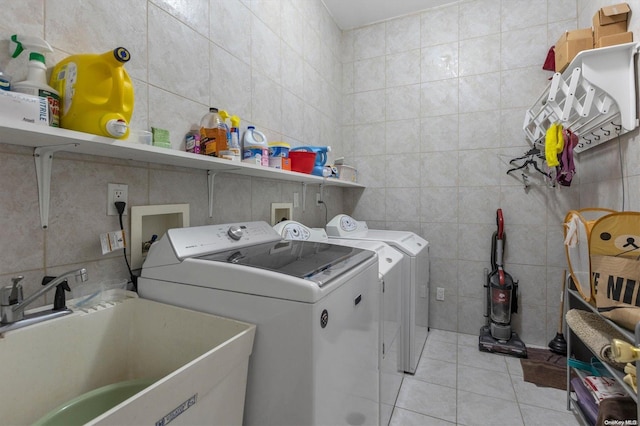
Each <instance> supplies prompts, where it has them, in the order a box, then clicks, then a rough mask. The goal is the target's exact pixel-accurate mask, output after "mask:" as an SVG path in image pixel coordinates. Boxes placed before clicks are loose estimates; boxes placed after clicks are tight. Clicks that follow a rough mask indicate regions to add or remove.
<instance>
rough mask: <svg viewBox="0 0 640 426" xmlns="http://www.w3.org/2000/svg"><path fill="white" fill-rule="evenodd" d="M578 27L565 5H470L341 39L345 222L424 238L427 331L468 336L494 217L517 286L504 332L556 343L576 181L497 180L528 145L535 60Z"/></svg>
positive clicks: (476, 321) (522, 0)
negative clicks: (357, 192)
mask: <svg viewBox="0 0 640 426" xmlns="http://www.w3.org/2000/svg"><path fill="white" fill-rule="evenodd" d="M576 25H577V8H576V1H575V0H560V1H558V0H548V1H547V0H503V1H495V0H474V1H463V2H456V3H454V4H452V5H448V6H444V7H441V8H437V9H432V10H427V11H424V12H422V13H417V14H413V15H409V16H406V17H401V18H398V19H391V20H388V21H386V22H382V23H378V24H375V25H370V26H366V27H363V28H358V29H354V30H351V31H348V32H345V33H344V35H343V58H344V59H343V60H344V65H343V90H344V93H345V95H344V113H343V115H344V121H343V122H344V128H343V132H344V134H343V139H344V141H349V140H351V141H353V143H351V144H347V143H345V154H346V155H347V156H348V158H349V159H350V160H352V161H353V162H354V163H355V164H356V165H357V167H358V169H359V170H360V171H361V175H362V177H363V181H364V183H366V185H367V189H366V190H365V191H364V193H363V194H361V196H360V197H359V198H358V199H357V200H356V201H354V205H353V209H354V216H355V217H357V218H359V219H365V220H367V221H368V222H369V225H370V227H381V228H388V229H401V230H410V231H414V232H417V233H419V234H421V235H422V236H423V237H424V238H426V239H427V240H429V242H430V244H431V256H432V263H431V276H432V279H431V296H430V305H431V317H430V322H431V326H432V327H434V328H437V329H444V330H452V331H459V332H463V333H471V334H476V333H478V330H479V328H480V326H481V325H483V323H484V318H483V313H484V294H485V293H484V289H483V283H484V277H485V273H484V269H485V268H490V267H491V266H490V253H491V238H492V234H493V232H494V231H495V230H496V209H497V208H502V209H503V212H504V217H505V221H506V232H507V243H506V246H507V247H506V257H505V264H506V266H505V267H506V270H507V272H509V273H510V274H511V275H512V276H513V277H514V279H516V280H518V281H519V282H520V311H519V313H518V314H517V315H515V316H514V324H515V328H516V330H517V331H518V332H519V333H520V334H521V337H522V338H523V339H524V340H525V341H526V342H528V343H534V344H542V345H546V343H547V342H548V341H549V339H550V338H551V337H553V336H554V335H555V328H556V327H557V318H558V303H559V297H560V291H559V289H560V285H561V282H562V271H563V268H564V267H565V257H564V251H563V246H562V221H563V219H564V215H565V213H566V211H567V210H568V209H570V208H576V207H578V203H579V190H578V187H579V185H575V186H572V187H571V188H556V189H553V188H548V187H547V186H545V184H544V182H543V180H542V179H538V178H537V177H534V178H533V179H532V185H531V187H530V189H529V191H528V192H525V190H524V185H523V184H522V183H521V182H520V181H519V180H517V179H516V178H514V177H512V176H509V175H507V174H506V171H507V170H508V168H509V167H508V162H509V160H510V159H512V158H514V157H516V156H518V155H522V154H524V153H525V152H526V151H527V150H528V149H529V147H528V145H527V143H526V142H525V139H524V137H523V135H522V130H521V129H522V123H523V120H524V111H525V109H526V108H528V107H529V106H530V105H531V104H532V103H533V102H534V101H535V99H536V98H537V97H538V96H539V95H540V93H541V92H542V90H543V89H544V87H545V86H546V84H547V83H548V81H547V79H548V78H549V77H550V75H551V74H550V73H549V72H547V71H543V70H542V69H541V68H542V63H543V62H544V60H545V58H546V55H547V51H548V49H549V47H550V46H551V45H552V44H554V43H555V41H556V40H557V38H558V37H559V36H560V34H561V33H562V32H563V31H564V30H565V29H573V28H576ZM350 207H351V206H350ZM437 287H443V288H444V289H445V300H444V301H436V300H435V295H436V288H437Z"/></svg>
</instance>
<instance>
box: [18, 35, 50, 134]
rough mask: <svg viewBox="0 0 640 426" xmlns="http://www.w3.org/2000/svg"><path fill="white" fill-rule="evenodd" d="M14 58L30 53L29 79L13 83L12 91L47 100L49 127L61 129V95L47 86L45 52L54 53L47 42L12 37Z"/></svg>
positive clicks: (39, 39)
mask: <svg viewBox="0 0 640 426" xmlns="http://www.w3.org/2000/svg"><path fill="white" fill-rule="evenodd" d="M10 43H11V46H10V48H11V51H12V55H11V56H12V57H13V58H17V57H18V55H20V53H22V52H23V51H25V50H26V51H29V64H28V68H27V79H26V80H23V81H19V82H17V83H13V84H12V85H11V90H13V91H14V92H20V93H26V94H28V95H33V96H40V97H42V98H46V99H47V102H48V104H49V125H50V126H52V127H60V93H59V92H58V91H57V90H56V89H54V88H53V87H51V86H49V85H48V84H47V66H46V65H45V61H44V52H53V49H52V48H51V46H50V45H49V43H47V42H46V41H44V40H42V39H41V38H38V37H29V36H19V35H16V34H14V35H12V36H11V42H10Z"/></svg>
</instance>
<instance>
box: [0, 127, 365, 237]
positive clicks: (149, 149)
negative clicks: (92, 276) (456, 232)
mask: <svg viewBox="0 0 640 426" xmlns="http://www.w3.org/2000/svg"><path fill="white" fill-rule="evenodd" d="M0 143H7V144H12V145H21V146H29V147H34V148H36V150H35V151H34V155H35V158H36V172H37V174H38V176H37V177H38V193H39V200H40V215H41V221H42V227H43V228H46V227H47V221H48V218H47V216H48V210H49V202H48V200H49V187H50V183H51V182H50V181H51V162H52V161H53V153H54V152H58V151H67V152H74V153H78V154H90V155H98V156H103V157H110V158H120V159H123V160H135V161H143V162H148V163H155V164H165V165H171V166H178V167H187V168H191V169H200V170H207V171H208V175H209V179H208V181H209V196H210V199H209V206H210V210H211V206H212V205H213V202H212V199H213V176H215V174H216V173H222V172H225V173H233V174H238V175H243V176H251V177H257V178H263V179H276V180H283V181H289V182H299V183H302V184H303V185H304V186H305V187H306V185H308V184H316V185H323V186H324V185H327V186H339V187H346V188H364V186H363V185H360V184H358V183H354V182H350V181H346V180H340V179H336V178H323V177H320V176H314V175H309V174H305V173H298V172H292V171H288V170H280V169H274V168H270V167H263V166H258V165H254V164H247V163H241V162H235V161H234V162H232V161H229V160H223V159H220V158H215V157H209V156H206V155H199V154H192V153H189V152H184V151H178V150H173V149H167V148H158V147H155V146H150V145H143V144H138V143H133V142H130V141H126V140H117V139H110V138H106V137H102V136H96V135H92V134H88V133H82V132H76V131H73V130H67V129H59V128H54V127H47V126H39V125H35V124H32V123H23V122H21V121H18V120H12V119H8V118H6V117H0ZM209 214H210V215H211V211H210V212H209Z"/></svg>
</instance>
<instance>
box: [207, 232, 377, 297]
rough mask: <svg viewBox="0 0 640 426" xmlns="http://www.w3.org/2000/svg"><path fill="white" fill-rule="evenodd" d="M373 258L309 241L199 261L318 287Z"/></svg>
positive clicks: (268, 245) (237, 251)
mask: <svg viewBox="0 0 640 426" xmlns="http://www.w3.org/2000/svg"><path fill="white" fill-rule="evenodd" d="M373 256H376V254H375V252H372V251H369V250H363V249H359V248H355V247H346V246H339V245H334V244H327V243H318V242H310V241H278V242H275V243H273V242H272V243H265V244H259V245H255V246H249V247H243V248H238V249H232V250H228V251H224V252H219V253H213V254H209V255H205V256H201V257H198V259H202V260H208V261H214V262H225V263H232V264H235V265H242V266H247V267H252V268H261V269H266V270H270V271H274V272H278V273H281V274H286V275H290V276H293V277H297V278H302V279H308V280H310V281H313V282H315V283H317V284H318V285H319V286H320V287H322V286H323V285H325V284H327V283H328V282H329V281H331V280H332V279H334V278H337V277H338V276H340V275H342V274H343V273H345V272H346V271H348V270H350V269H352V268H354V267H355V266H356V265H359V264H360V263H362V262H364V261H365V260H367V259H369V258H371V257H373Z"/></svg>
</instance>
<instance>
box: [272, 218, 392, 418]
mask: <svg viewBox="0 0 640 426" xmlns="http://www.w3.org/2000/svg"><path fill="white" fill-rule="evenodd" d="M273 229H275V230H276V232H278V234H280V236H282V238H284V239H285V240H302V241H317V242H324V243H331V244H339V245H345V246H349V247H357V248H361V249H366V250H372V251H375V252H376V253H377V254H378V291H379V292H380V293H381V302H380V318H381V321H380V345H379V349H380V351H379V356H378V362H379V369H380V381H379V382H380V424H381V425H388V424H389V421H390V420H391V414H392V412H393V407H394V406H395V403H396V399H397V398H398V393H399V392H400V387H401V386H402V379H403V377H404V374H403V372H404V366H403V363H402V352H401V350H402V344H401V338H402V333H401V320H402V318H401V316H400V303H401V299H400V289H401V286H402V273H403V270H402V269H403V263H402V261H403V255H402V253H400V252H399V251H398V250H396V249H394V248H392V247H391V246H389V245H388V244H386V243H383V242H380V241H363V240H345V239H341V238H332V239H331V241H329V237H328V236H327V233H326V232H325V230H324V229H322V228H309V227H307V226H305V225H303V224H301V223H299V222H296V221H293V220H284V221H282V222H279V223H277V224H276V225H275V226H274V227H273Z"/></svg>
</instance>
